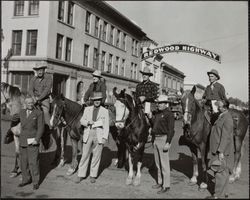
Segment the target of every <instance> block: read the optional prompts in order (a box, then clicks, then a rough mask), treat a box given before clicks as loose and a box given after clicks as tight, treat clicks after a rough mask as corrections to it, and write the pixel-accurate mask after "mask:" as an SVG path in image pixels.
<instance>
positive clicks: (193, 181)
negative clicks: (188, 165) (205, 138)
mask: <svg viewBox="0 0 250 200" xmlns="http://www.w3.org/2000/svg"><path fill="white" fill-rule="evenodd" d="M190 150H191V153H192V160H193V176H192V178H191V179H190V183H191V184H192V185H193V184H196V183H197V177H198V175H199V172H198V154H197V148H196V147H194V146H193V147H190Z"/></svg>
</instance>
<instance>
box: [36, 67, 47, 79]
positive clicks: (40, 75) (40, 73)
mask: <svg viewBox="0 0 250 200" xmlns="http://www.w3.org/2000/svg"><path fill="white" fill-rule="evenodd" d="M36 73H37V76H38V77H39V78H42V77H43V75H44V73H45V69H38V70H37V71H36Z"/></svg>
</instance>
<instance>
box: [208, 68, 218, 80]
mask: <svg viewBox="0 0 250 200" xmlns="http://www.w3.org/2000/svg"><path fill="white" fill-rule="evenodd" d="M209 74H213V75H215V76H216V77H217V78H218V80H219V79H220V75H219V73H218V71H217V70H216V69H212V70H211V71H210V72H207V75H209Z"/></svg>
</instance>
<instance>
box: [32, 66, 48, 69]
mask: <svg viewBox="0 0 250 200" xmlns="http://www.w3.org/2000/svg"><path fill="white" fill-rule="evenodd" d="M46 68H47V66H42V67H33V69H34V70H39V69H46Z"/></svg>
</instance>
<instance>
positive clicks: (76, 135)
mask: <svg viewBox="0 0 250 200" xmlns="http://www.w3.org/2000/svg"><path fill="white" fill-rule="evenodd" d="M84 108H85V105H80V104H78V103H77V102H74V101H71V100H70V99H68V98H66V97H64V96H63V94H60V95H57V96H56V97H54V98H53V100H52V110H53V111H52V116H51V119H50V125H51V126H52V127H53V128H58V127H59V126H61V128H62V131H66V132H67V133H68V134H69V136H70V139H71V144H72V161H71V164H70V167H69V169H68V171H67V173H66V174H67V175H68V176H70V175H72V174H73V173H75V171H76V169H77V167H78V160H77V150H78V141H79V140H80V139H81V137H82V134H83V127H82V126H81V124H80V119H81V117H82V115H83V112H84ZM62 123H64V125H63V126H62ZM62 141H63V140H62ZM61 146H62V152H61V154H64V148H63V147H64V144H63V143H61ZM64 162H65V161H64V158H63V157H61V161H60V163H64Z"/></svg>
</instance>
